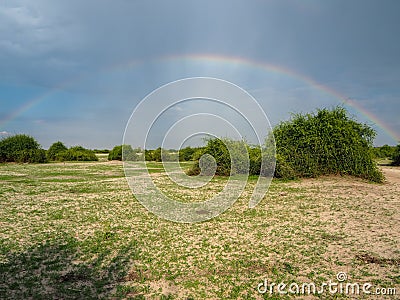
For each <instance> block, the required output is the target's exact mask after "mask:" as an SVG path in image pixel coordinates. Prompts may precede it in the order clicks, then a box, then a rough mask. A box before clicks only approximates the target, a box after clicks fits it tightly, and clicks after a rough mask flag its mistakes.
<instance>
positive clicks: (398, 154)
mask: <svg viewBox="0 0 400 300" xmlns="http://www.w3.org/2000/svg"><path fill="white" fill-rule="evenodd" d="M392 159H393V162H392V165H393V166H400V144H398V145H397V147H396V150H395V152H394V154H393V156H392Z"/></svg>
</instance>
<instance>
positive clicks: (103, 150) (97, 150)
mask: <svg viewBox="0 0 400 300" xmlns="http://www.w3.org/2000/svg"><path fill="white" fill-rule="evenodd" d="M93 151H94V153H99V154H106V153H110V150H108V149H93Z"/></svg>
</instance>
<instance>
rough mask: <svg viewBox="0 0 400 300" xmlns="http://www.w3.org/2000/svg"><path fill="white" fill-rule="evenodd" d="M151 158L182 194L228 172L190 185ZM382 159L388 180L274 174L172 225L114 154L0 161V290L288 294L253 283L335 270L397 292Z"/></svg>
mask: <svg viewBox="0 0 400 300" xmlns="http://www.w3.org/2000/svg"><path fill="white" fill-rule="evenodd" d="M148 167H149V168H151V174H152V176H153V178H154V181H155V182H156V183H157V184H158V185H159V186H160V187H161V188H162V189H163V190H164V191H165V192H166V193H167V194H169V195H170V196H172V197H176V198H179V199H181V200H182V201H196V200H202V199H206V198H207V197H209V196H211V195H213V194H214V193H216V192H218V191H220V189H221V187H222V186H223V184H224V182H225V179H224V178H214V179H213V180H212V181H211V183H210V184H209V185H207V186H206V187H205V188H203V189H202V192H201V193H196V192H195V191H194V190H191V189H179V188H177V187H176V186H174V184H172V183H171V182H169V181H168V179H167V178H166V175H165V173H164V172H163V171H164V170H163V168H162V166H161V164H157V163H149V165H148ZM383 168H384V172H385V174H386V177H387V182H386V183H384V184H372V183H369V182H366V181H363V180H360V179H355V178H352V177H334V176H333V177H323V178H319V179H306V180H301V181H289V182H284V181H278V180H274V181H273V182H272V184H271V187H270V189H269V191H268V193H267V195H266V197H265V198H264V199H263V200H262V201H261V203H260V204H259V205H258V206H257V207H256V208H254V209H249V208H248V207H247V205H248V200H249V197H250V194H251V191H252V188H253V187H254V184H255V182H256V179H255V178H251V179H249V181H248V184H247V186H246V189H245V191H244V192H243V194H242V196H241V197H240V199H239V200H238V201H237V202H236V203H235V204H234V206H233V207H231V208H230V209H229V210H227V211H226V212H225V213H223V214H221V215H220V216H218V217H216V218H214V219H212V220H210V221H206V222H202V223H195V224H179V223H172V222H169V221H166V220H163V219H160V218H158V217H157V216H155V215H153V214H152V213H150V212H148V211H147V210H146V209H145V208H144V207H143V206H142V205H141V204H140V203H139V202H138V201H136V199H135V198H134V197H133V195H132V193H131V191H130V189H129V186H128V184H127V181H126V179H125V176H124V172H123V168H122V164H121V163H119V162H107V161H100V162H95V163H49V164H1V165H0V299H29V298H31V299H54V298H56V299H77V298H81V299H96V298H113V299H120V298H127V299H239V298H240V299H263V298H266V299H267V298H271V299H286V298H287V299H290V298H292V297H293V296H292V295H279V294H277V293H274V294H272V295H270V294H269V293H265V294H260V293H259V292H258V291H257V286H258V284H259V283H261V282H263V281H264V279H268V281H269V282H276V283H280V282H285V283H287V284H290V283H292V282H296V283H299V284H301V283H307V282H314V283H316V284H322V283H324V282H328V281H329V280H332V281H335V280H337V279H336V274H337V273H338V272H346V274H347V276H348V280H347V281H349V282H360V283H366V282H369V283H371V284H372V285H373V288H372V289H371V291H375V288H376V287H379V288H396V292H397V294H399V293H400V247H399V242H400V199H399V198H400V197H399V195H400V172H399V169H398V168H397V169H396V168H391V167H383ZM303 297H304V295H298V298H299V299H302V298H303ZM358 297H360V298H365V299H369V297H370V296H366V295H364V296H361V295H360V296H358ZM373 297H378V296H373ZM396 297H399V296H398V295H394V296H393V295H391V296H390V295H387V296H379V297H378V299H386V298H387V299H396ZM309 298H311V299H312V298H321V299H342V298H343V299H345V298H347V296H346V295H340V294H335V295H333V294H329V292H326V293H324V294H321V295H315V296H309ZM397 299H398V298H397Z"/></svg>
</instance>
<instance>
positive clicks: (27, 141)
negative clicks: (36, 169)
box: [0, 134, 46, 163]
mask: <svg viewBox="0 0 400 300" xmlns="http://www.w3.org/2000/svg"><path fill="white" fill-rule="evenodd" d="M0 162H28V163H43V162H46V152H45V151H44V150H43V149H41V148H40V145H39V143H38V142H37V141H36V140H35V139H34V138H33V137H31V136H29V135H25V134H17V135H14V136H10V137H7V138H4V139H2V140H1V141H0Z"/></svg>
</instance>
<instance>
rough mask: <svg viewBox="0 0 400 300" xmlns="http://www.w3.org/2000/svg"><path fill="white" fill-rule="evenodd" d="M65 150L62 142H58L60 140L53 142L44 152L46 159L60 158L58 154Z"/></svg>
mask: <svg viewBox="0 0 400 300" xmlns="http://www.w3.org/2000/svg"><path fill="white" fill-rule="evenodd" d="M67 150H68V148H67V147H65V145H64V144H63V143H62V142H60V141H58V142H55V143H53V144H52V145H51V146H50V148H49V149H48V150H47V153H46V154H47V159H49V160H60V158H61V156H60V154H61V153H62V152H65V151H67Z"/></svg>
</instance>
